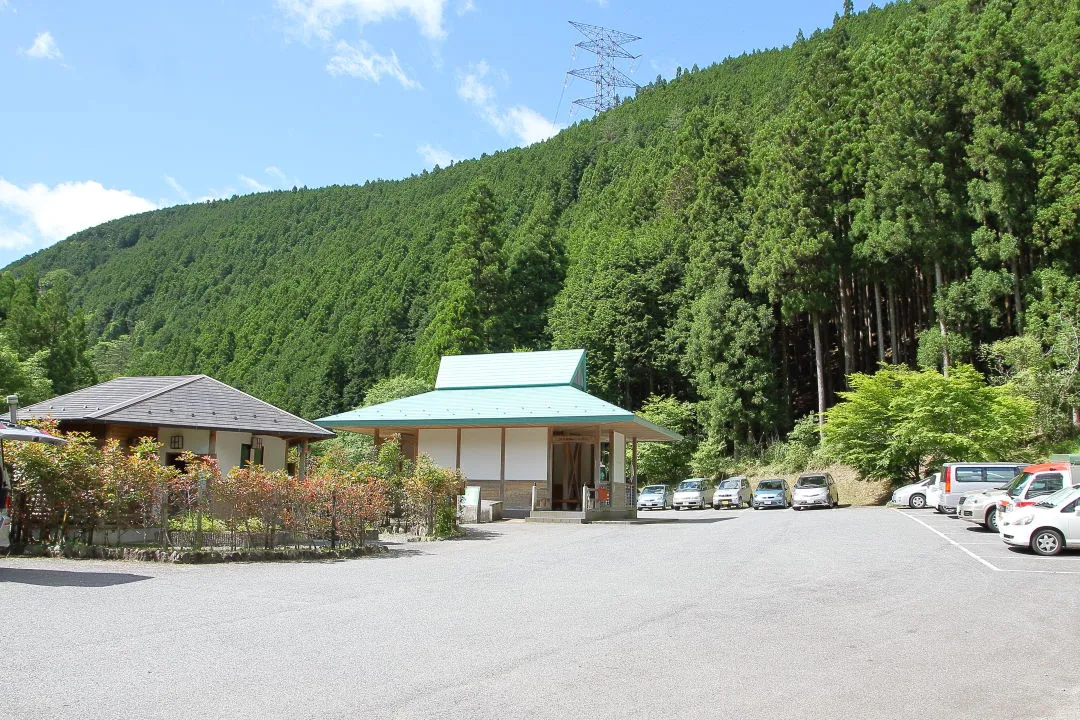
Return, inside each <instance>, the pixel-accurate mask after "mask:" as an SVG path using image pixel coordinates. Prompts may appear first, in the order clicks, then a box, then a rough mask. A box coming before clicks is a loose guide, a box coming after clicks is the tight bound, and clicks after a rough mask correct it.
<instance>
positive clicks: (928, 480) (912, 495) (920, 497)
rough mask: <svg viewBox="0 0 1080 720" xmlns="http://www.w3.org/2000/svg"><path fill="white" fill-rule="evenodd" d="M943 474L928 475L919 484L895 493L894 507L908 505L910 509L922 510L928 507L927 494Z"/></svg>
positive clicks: (893, 495)
mask: <svg viewBox="0 0 1080 720" xmlns="http://www.w3.org/2000/svg"><path fill="white" fill-rule="evenodd" d="M939 477H941V473H933V474H931V475H927V476H926V477H924V478H923V479H922V480H920V481H919V482H917V483H911V484H910V485H905V486H904V487H902V488H897V489H896V490H894V491H893V494H892V502H893V504H894V505H907V506H908V507H909V508H913V509H915V510H920V509H922V508H924V507H926V493H927V492H928V491H929V490H930V488H931V487H933V486H934V485H936V484H937V480H938V478H939Z"/></svg>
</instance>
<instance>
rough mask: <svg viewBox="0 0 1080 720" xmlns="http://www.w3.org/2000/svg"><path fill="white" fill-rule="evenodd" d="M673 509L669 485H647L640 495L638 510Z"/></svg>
mask: <svg viewBox="0 0 1080 720" xmlns="http://www.w3.org/2000/svg"><path fill="white" fill-rule="evenodd" d="M669 507H671V490H669V489H668V486H667V485H646V486H645V487H643V488H641V492H640V493H638V498H637V509H638V510H664V509H666V508H669Z"/></svg>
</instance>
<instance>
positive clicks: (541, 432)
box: [506, 427, 548, 482]
mask: <svg viewBox="0 0 1080 720" xmlns="http://www.w3.org/2000/svg"><path fill="white" fill-rule="evenodd" d="M547 441H548V429H547V428H546V427H540V428H507V429H506V479H507V480H533V481H537V482H547V463H548V444H547Z"/></svg>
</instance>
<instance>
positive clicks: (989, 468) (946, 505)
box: [927, 462, 1027, 514]
mask: <svg viewBox="0 0 1080 720" xmlns="http://www.w3.org/2000/svg"><path fill="white" fill-rule="evenodd" d="M1025 467H1027V463H1010V462H953V463H945V465H943V466H942V468H941V479H940V480H939V482H938V484H937V485H936V486H935V489H934V491H932V492H930V493H928V495H927V500H928V501H929V500H931V499H933V502H934V507H936V508H937V509H938V512H943V513H948V514H952V513H954V512H956V506H957V505H958V504H959V502H960V496H961V495H963V494H964V493H965V492H968V491H970V490H992V489H993V488H997V487H1001V486H1003V485H1008V484H1009V483H1010V482H1011V481H1012V479H1013V478H1014V477H1016V476H1017V475H1019V474H1020V471H1021V470H1023V469H1024V468H1025Z"/></svg>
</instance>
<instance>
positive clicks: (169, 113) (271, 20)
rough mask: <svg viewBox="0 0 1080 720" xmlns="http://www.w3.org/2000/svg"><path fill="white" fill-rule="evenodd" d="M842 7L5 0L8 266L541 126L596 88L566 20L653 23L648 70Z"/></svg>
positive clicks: (3, 214) (459, 152) (628, 0)
mask: <svg viewBox="0 0 1080 720" xmlns="http://www.w3.org/2000/svg"><path fill="white" fill-rule="evenodd" d="M868 4H869V3H868V2H857V3H856V9H857V10H862V9H865V7H866V6H867V5H868ZM841 5H842V0H772V1H771V2H767V3H766V2H741V1H740V2H736V1H734V0H714V1H712V2H684V1H682V0H669V1H668V2H644V1H643V0H550V1H547V2H531V1H525V0H521V1H518V0H503V1H501V2H496V1H495V0H236V1H232V0H190V1H186V2H147V1H146V0H102V1H101V2H93V3H90V2H83V1H81V0H70V1H69V2H60V1H58V0H0V87H3V99H2V100H0V102H2V103H3V104H2V105H0V267H2V266H3V265H6V264H7V263H9V262H11V261H12V260H15V259H17V258H19V257H21V256H22V255H25V254H27V253H29V252H33V251H34V250H37V249H39V248H41V247H45V246H47V245H49V244H52V243H54V242H56V241H58V240H60V239H62V238H64V237H66V236H67V235H69V234H70V233H72V232H76V231H78V230H81V229H84V228H86V227H90V226H92V225H95V224H97V223H100V222H104V221H105V220H109V219H112V218H114V217H120V216H123V215H127V214H131V213H133V212H141V211H144V210H149V209H152V208H155V207H165V206H169V205H176V204H180V203H185V202H194V201H198V200H202V199H206V198H211V197H228V196H231V195H233V194H245V193H250V192H259V191H263V190H269V189H273V188H279V187H292V186H293V185H307V186H308V187H321V186H324V185H333V184H352V183H358V182H363V181H365V180H369V179H374V178H387V179H389V178H400V177H404V176H408V175H410V174H412V173H415V172H419V171H421V170H423V169H424V168H430V167H432V166H433V165H435V164H436V163H440V164H443V165H445V164H446V163H447V162H448V161H449V160H450V159H452V158H453V159H461V158H469V157H475V156H477V155H479V154H480V153H482V152H492V151H494V150H498V149H501V148H507V147H512V146H516V145H527V144H530V143H533V142H536V141H538V140H542V139H543V138H544V137H547V136H549V135H550V134H552V133H553V132H554V131H556V130H557V129H558V127H560V126H565V125H566V124H568V123H571V122H574V121H575V120H577V119H581V117H582V113H584V112H586V111H584V110H582V109H581V108H575V114H574V115H573V116H571V115H570V114H569V108H570V100H571V99H573V98H576V97H584V96H588V95H591V94H592V88H591V86H590V85H589V84H588V83H586V82H585V81H583V80H576V79H571V82H570V84H569V86H568V87H567V89H566V93H565V98H564V99H563V100H562V103H561V107H560V106H559V102H560V95H561V94H562V90H563V83H564V78H565V76H566V71H567V69H569V68H570V67H571V66H572V65H576V66H585V65H588V64H591V63H590V62H589V60H590V58H591V57H592V56H589V55H585V54H584V53H580V52H579V53H578V55H577V57H576V59H574V58H573V57H572V46H573V44H574V43H575V42H577V41H578V40H579V39H581V38H580V36H579V35H578V34H577V33H576V31H574V30H573V28H571V27H570V26H569V25H568V24H567V21H568V20H577V21H581V22H586V23H593V24H597V25H604V26H608V27H613V28H616V29H619V30H622V31H626V32H631V33H633V34H635V35H640V36H642V38H643V39H642V40H640V41H638V42H637V43H635V44H634V45H633V46H631V47H632V49H634V50H635V51H637V52H640V53H641V54H642V57H641V58H640V59H639V60H638V61H636V63H635V65H634V66H633V71H632V75H631V76H632V77H633V78H634V79H635V80H637V81H638V82H640V83H641V84H645V83H647V82H649V81H650V80H652V79H654V78H655V77H656V76H657V75H658V74H661V75H663V76H665V77H668V78H670V77H672V76H673V75H674V74H675V68H676V67H677V66H679V65H682V66H684V67H690V66H692V65H694V64H695V63H696V64H698V65H700V66H702V67H704V66H706V65H709V64H711V63H712V62H715V61H719V60H721V59H723V58H724V57H726V56H729V55H738V54H740V53H742V52H744V51H749V50H753V49H755V48H764V47H775V46H779V45H784V44H787V43H790V42H791V40H792V38H794V36H795V33H796V31H797V30H798V29H800V28H802V29H803V30H804V32H806V34H809V33H810V31H811V30H813V29H814V28H816V27H822V26H827V25H828V24H830V23H831V21H832V17H833V14H834V13H835V12H836V11H837V10H838V9H839V8H840V7H841ZM624 69H626V70H627V71H629V70H630V69H631V68H630V66H629V65H626V66H624ZM557 108H559V109H558V115H557V116H556V109H557Z"/></svg>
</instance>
